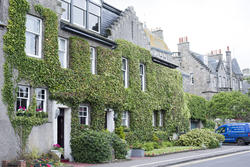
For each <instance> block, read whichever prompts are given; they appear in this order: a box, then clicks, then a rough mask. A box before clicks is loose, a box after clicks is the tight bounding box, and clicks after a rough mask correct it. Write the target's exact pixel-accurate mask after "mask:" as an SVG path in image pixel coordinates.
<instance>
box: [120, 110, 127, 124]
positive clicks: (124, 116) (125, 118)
mask: <svg viewBox="0 0 250 167" xmlns="http://www.w3.org/2000/svg"><path fill="white" fill-rule="evenodd" d="M121 125H122V126H126V127H129V113H128V111H123V112H122V124H121Z"/></svg>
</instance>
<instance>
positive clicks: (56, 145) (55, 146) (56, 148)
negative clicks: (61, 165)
mask: <svg viewBox="0 0 250 167" xmlns="http://www.w3.org/2000/svg"><path fill="white" fill-rule="evenodd" d="M53 150H58V151H59V152H60V153H61V154H62V153H63V148H62V147H61V146H60V145H59V144H53Z"/></svg>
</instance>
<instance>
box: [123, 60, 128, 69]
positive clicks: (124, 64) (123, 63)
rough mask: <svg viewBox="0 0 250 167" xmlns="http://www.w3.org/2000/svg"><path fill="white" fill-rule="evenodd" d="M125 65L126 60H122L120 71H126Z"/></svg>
mask: <svg viewBox="0 0 250 167" xmlns="http://www.w3.org/2000/svg"><path fill="white" fill-rule="evenodd" d="M126 64H127V61H126V59H122V69H123V70H126V69H127V66H126Z"/></svg>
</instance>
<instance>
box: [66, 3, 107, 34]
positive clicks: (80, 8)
mask: <svg viewBox="0 0 250 167" xmlns="http://www.w3.org/2000/svg"><path fill="white" fill-rule="evenodd" d="M61 3H62V8H63V9H64V12H63V13H62V16H61V18H62V19H63V20H65V21H69V22H71V23H73V24H75V25H78V26H80V27H83V28H87V29H89V30H92V31H95V32H100V22H101V5H102V3H101V1H100V0H61Z"/></svg>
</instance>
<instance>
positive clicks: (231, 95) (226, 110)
mask: <svg viewBox="0 0 250 167" xmlns="http://www.w3.org/2000/svg"><path fill="white" fill-rule="evenodd" d="M208 109H209V114H210V116H211V117H213V118H221V119H223V120H225V119H240V120H242V121H249V120H250V98H249V97H248V96H247V95H244V94H242V93H241V92H236V91H233V92H221V93H218V94H216V95H214V96H213V98H212V99H211V100H210V101H209V103H208Z"/></svg>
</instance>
